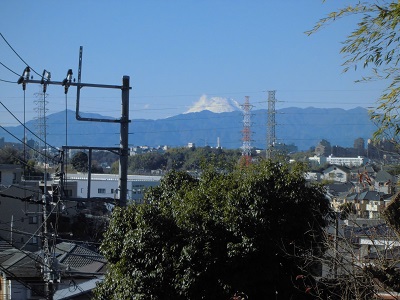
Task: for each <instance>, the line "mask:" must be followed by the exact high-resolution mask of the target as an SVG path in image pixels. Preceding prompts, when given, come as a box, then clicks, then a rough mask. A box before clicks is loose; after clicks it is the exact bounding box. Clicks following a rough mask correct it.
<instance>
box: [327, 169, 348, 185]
mask: <svg viewBox="0 0 400 300" xmlns="http://www.w3.org/2000/svg"><path fill="white" fill-rule="evenodd" d="M322 179H325V180H330V181H334V182H347V181H349V180H350V170H349V169H348V168H346V167H342V166H330V167H328V168H327V169H325V170H324V171H322Z"/></svg>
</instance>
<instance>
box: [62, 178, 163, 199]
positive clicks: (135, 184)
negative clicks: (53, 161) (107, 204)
mask: <svg viewBox="0 0 400 300" xmlns="http://www.w3.org/2000/svg"><path fill="white" fill-rule="evenodd" d="M118 179H119V178H118V175H116V174H91V182H90V197H91V198H94V197H99V198H117V196H118V192H119V191H118ZM160 180H161V176H145V175H128V195H127V199H128V200H132V201H135V202H136V203H141V202H142V200H143V195H144V190H145V189H146V188H149V187H152V186H157V185H158V184H159V183H160ZM67 181H69V182H71V181H75V182H77V186H76V189H77V192H76V195H77V197H78V198H87V197H88V176H87V174H68V176H67Z"/></svg>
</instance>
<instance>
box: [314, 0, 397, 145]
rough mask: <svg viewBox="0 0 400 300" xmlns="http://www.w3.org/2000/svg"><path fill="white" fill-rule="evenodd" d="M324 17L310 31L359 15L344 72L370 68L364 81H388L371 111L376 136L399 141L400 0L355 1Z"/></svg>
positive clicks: (347, 48)
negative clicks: (351, 69)
mask: <svg viewBox="0 0 400 300" xmlns="http://www.w3.org/2000/svg"><path fill="white" fill-rule="evenodd" d="M355 2H356V4H354V5H348V6H346V7H343V8H342V9H340V10H338V11H334V12H331V13H330V14H329V15H328V16H327V17H325V18H323V19H321V20H320V21H319V22H318V23H317V24H316V25H315V27H314V28H313V29H312V30H310V31H309V32H308V33H309V34H311V33H314V32H315V31H317V30H319V29H320V28H321V27H323V26H324V25H326V24H329V23H330V22H333V21H336V20H338V19H340V18H344V17H359V22H358V24H357V26H356V28H355V29H354V30H353V31H352V33H351V34H350V35H349V36H348V37H347V39H346V40H345V41H344V45H343V48H342V50H341V52H342V53H344V54H345V57H346V59H345V62H344V66H345V69H344V71H347V70H349V68H354V69H357V67H358V66H361V67H362V68H365V69H369V70H370V71H371V74H370V77H363V78H362V80H367V81H368V80H376V79H379V80H382V79H384V80H387V81H388V86H387V89H386V90H385V91H383V93H382V95H381V98H380V102H379V105H378V107H377V110H374V111H372V112H371V115H372V118H373V119H374V120H376V121H377V123H378V125H379V127H378V129H377V131H376V134H375V135H376V137H389V138H390V139H394V140H396V141H398V133H400V123H399V118H397V115H398V109H399V107H400V104H399V95H400V77H399V71H400V69H399V62H400V52H399V50H398V49H399V43H400V35H399V29H398V25H399V23H400V3H399V2H398V1H387V0H382V1H366V2H365V1H355Z"/></svg>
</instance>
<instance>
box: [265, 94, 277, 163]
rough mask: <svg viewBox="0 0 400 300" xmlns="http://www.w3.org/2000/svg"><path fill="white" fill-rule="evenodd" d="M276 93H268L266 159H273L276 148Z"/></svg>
mask: <svg viewBox="0 0 400 300" xmlns="http://www.w3.org/2000/svg"><path fill="white" fill-rule="evenodd" d="M275 103H276V99H275V91H268V120H267V149H266V158H267V159H271V158H272V156H273V152H274V147H275V143H276V136H275V125H276V122H275V115H276V111H275Z"/></svg>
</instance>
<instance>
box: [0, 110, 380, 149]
mask: <svg viewBox="0 0 400 300" xmlns="http://www.w3.org/2000/svg"><path fill="white" fill-rule="evenodd" d="M84 116H85V117H92V118H104V119H106V118H110V117H105V116H101V115H98V114H84ZM65 119H66V113H65V111H62V112H58V113H54V114H49V115H48V119H47V125H48V128H47V134H48V135H47V142H48V143H49V144H51V145H53V146H56V147H60V146H63V145H66V144H68V145H69V146H98V147H116V146H118V145H119V140H120V139H119V130H120V126H119V124H118V123H108V122H107V123H103V122H87V121H77V120H76V119H75V112H74V111H71V110H68V111H67V124H68V129H67V130H66V126H65ZM110 119H113V118H110ZM275 120H276V138H277V142H282V143H286V144H292V143H293V144H295V145H296V146H298V148H299V149H300V150H306V149H309V148H310V147H311V146H316V145H317V143H318V142H319V141H320V140H321V139H327V140H328V141H330V142H331V144H332V145H340V146H342V147H352V146H353V142H354V140H355V139H356V138H359V137H362V138H364V139H365V140H366V141H367V140H368V139H369V138H371V136H372V133H373V132H374V131H375V128H376V127H375V125H373V123H372V122H371V121H370V119H369V116H368V111H367V110H366V109H364V108H361V107H357V108H354V109H350V110H344V109H340V108H326V109H323V108H314V107H309V108H296V107H289V108H283V109H279V110H277V113H276V117H275ZM251 122H252V127H251V130H252V136H251V137H252V142H251V144H252V145H253V146H255V147H258V148H262V149H265V147H266V135H267V125H266V124H267V110H255V111H252V112H251ZM27 127H28V128H29V129H30V130H32V131H33V132H35V121H29V122H27ZM6 129H7V130H9V131H10V132H11V133H12V134H14V135H16V136H17V137H20V139H21V140H22V137H23V127H22V126H16V127H6ZM129 129H130V130H129V133H130V135H129V144H130V145H135V146H136V145H148V146H154V147H156V146H159V145H169V146H172V147H179V146H186V145H187V144H188V143H189V142H192V143H195V144H196V145H198V146H204V145H209V146H212V147H215V146H216V145H217V139H218V138H219V140H220V144H221V146H222V147H223V148H232V149H234V148H240V147H241V145H242V129H243V114H242V112H240V111H233V112H223V113H213V112H211V111H208V110H204V111H201V112H193V113H186V114H180V115H177V116H173V117H170V118H166V119H160V120H145V119H138V120H132V122H131V123H130V125H129ZM66 132H67V133H68V138H67V139H66ZM0 136H1V137H5V140H6V141H15V140H12V137H11V136H10V135H9V134H7V133H6V132H3V133H2V134H0ZM27 137H28V139H31V138H33V139H34V140H37V138H36V137H34V136H33V135H32V134H31V133H29V132H28V133H27Z"/></svg>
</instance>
